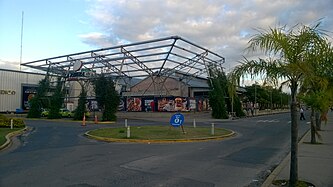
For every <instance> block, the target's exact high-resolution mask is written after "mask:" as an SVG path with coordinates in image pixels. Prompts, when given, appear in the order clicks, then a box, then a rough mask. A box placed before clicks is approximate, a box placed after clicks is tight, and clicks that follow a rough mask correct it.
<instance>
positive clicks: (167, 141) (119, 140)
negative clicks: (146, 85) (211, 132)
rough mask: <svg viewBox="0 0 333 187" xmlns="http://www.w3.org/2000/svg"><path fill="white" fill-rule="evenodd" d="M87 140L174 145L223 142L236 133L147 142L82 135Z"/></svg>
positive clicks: (143, 140)
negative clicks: (213, 141) (178, 143)
mask: <svg viewBox="0 0 333 187" xmlns="http://www.w3.org/2000/svg"><path fill="white" fill-rule="evenodd" d="M84 135H85V136H87V137H88V138H92V139H95V140H100V141H104V142H125V143H175V142H202V141H212V140H223V139H225V138H228V137H232V136H235V135H236V133H235V132H234V131H231V133H230V134H226V135H223V136H216V137H202V138H190V139H161V140H156V139H154V140H149V139H142V140H141V139H120V138H106V137H100V136H94V135H91V134H89V131H88V132H86V133H85V134H84Z"/></svg>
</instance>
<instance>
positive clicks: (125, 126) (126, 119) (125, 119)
mask: <svg viewBox="0 0 333 187" xmlns="http://www.w3.org/2000/svg"><path fill="white" fill-rule="evenodd" d="M125 127H127V119H125Z"/></svg>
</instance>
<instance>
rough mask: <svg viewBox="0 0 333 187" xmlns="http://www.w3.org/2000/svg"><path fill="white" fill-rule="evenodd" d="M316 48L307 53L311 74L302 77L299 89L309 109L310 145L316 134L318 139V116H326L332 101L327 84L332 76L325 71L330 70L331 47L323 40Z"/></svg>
mask: <svg viewBox="0 0 333 187" xmlns="http://www.w3.org/2000/svg"><path fill="white" fill-rule="evenodd" d="M317 46H319V47H317V48H313V47H311V48H310V50H309V51H310V52H309V53H308V58H309V65H311V72H313V74H312V75H311V76H306V77H304V80H303V81H302V84H301V88H300V93H301V94H302V96H300V98H301V99H302V101H303V102H305V104H306V105H308V106H310V107H311V143H313V144H315V143H317V142H316V134H317V135H318V136H319V138H320V135H319V133H318V132H317V130H320V128H321V127H320V123H321V120H320V119H319V114H320V113H321V114H322V116H325V115H326V114H327V111H328V108H329V106H330V101H331V100H332V85H331V84H329V83H330V82H332V74H331V73H328V71H327V70H332V63H333V58H332V54H333V50H332V46H331V43H329V42H328V41H327V40H326V39H325V38H323V39H322V42H321V43H319V44H318V45H317ZM330 72H331V71H330Z"/></svg>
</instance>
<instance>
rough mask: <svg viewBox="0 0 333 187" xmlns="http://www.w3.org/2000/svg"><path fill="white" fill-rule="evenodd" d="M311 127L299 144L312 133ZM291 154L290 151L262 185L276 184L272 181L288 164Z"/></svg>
mask: <svg viewBox="0 0 333 187" xmlns="http://www.w3.org/2000/svg"><path fill="white" fill-rule="evenodd" d="M310 130H311V129H309V130H308V131H307V132H305V133H304V135H303V136H302V137H301V139H300V140H299V142H298V146H299V145H300V144H301V143H303V142H304V139H305V137H307V136H308V135H309V134H310ZM290 154H291V152H289V153H288V155H287V156H286V157H285V158H284V159H283V160H282V162H281V163H280V164H279V165H278V166H277V167H276V168H275V169H274V170H273V172H272V173H271V174H270V175H269V176H268V177H267V178H266V180H265V182H264V183H263V184H262V185H261V187H270V186H275V185H273V184H272V182H273V181H274V180H275V178H276V177H278V176H279V174H280V173H281V171H282V169H283V168H285V167H286V165H287V164H288V163H289V161H290Z"/></svg>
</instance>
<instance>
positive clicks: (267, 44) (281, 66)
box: [232, 24, 324, 186]
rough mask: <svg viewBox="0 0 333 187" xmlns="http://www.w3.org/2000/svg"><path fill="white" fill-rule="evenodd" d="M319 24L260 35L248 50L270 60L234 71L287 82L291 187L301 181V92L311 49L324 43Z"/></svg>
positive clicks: (252, 62) (247, 63)
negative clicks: (299, 150)
mask: <svg viewBox="0 0 333 187" xmlns="http://www.w3.org/2000/svg"><path fill="white" fill-rule="evenodd" d="M318 27H319V24H317V25H316V26H314V27H309V26H305V25H297V26H295V27H293V28H292V29H290V30H287V29H286V27H281V28H270V29H269V30H268V31H262V32H259V34H256V35H254V36H253V37H252V38H251V39H250V41H249V46H248V48H247V50H249V51H258V50H259V51H262V52H264V53H265V54H266V55H268V56H269V58H268V59H261V58H259V60H248V59H246V58H245V59H244V61H243V62H242V63H241V64H240V65H239V66H237V67H236V68H235V69H234V70H233V72H232V73H233V76H235V77H237V78H238V77H241V76H243V75H246V74H251V75H253V76H255V75H262V76H263V77H265V79H266V80H265V81H270V82H274V83H277V82H278V80H281V79H283V80H286V83H288V85H289V88H290V92H291V103H290V114H291V162H290V178H289V180H290V183H289V185H290V186H295V185H296V182H297V180H298V160H297V155H298V146H297V143H298V118H297V115H298V114H297V99H296V95H297V90H298V87H299V84H300V83H301V82H302V81H303V79H304V77H306V76H307V75H308V74H309V73H311V74H312V71H311V69H309V67H310V66H309V60H310V59H309V58H308V57H309V53H310V49H316V48H317V45H318V44H321V43H322V42H323V37H324V36H323V35H322V32H321V31H320V30H319V28H318Z"/></svg>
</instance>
